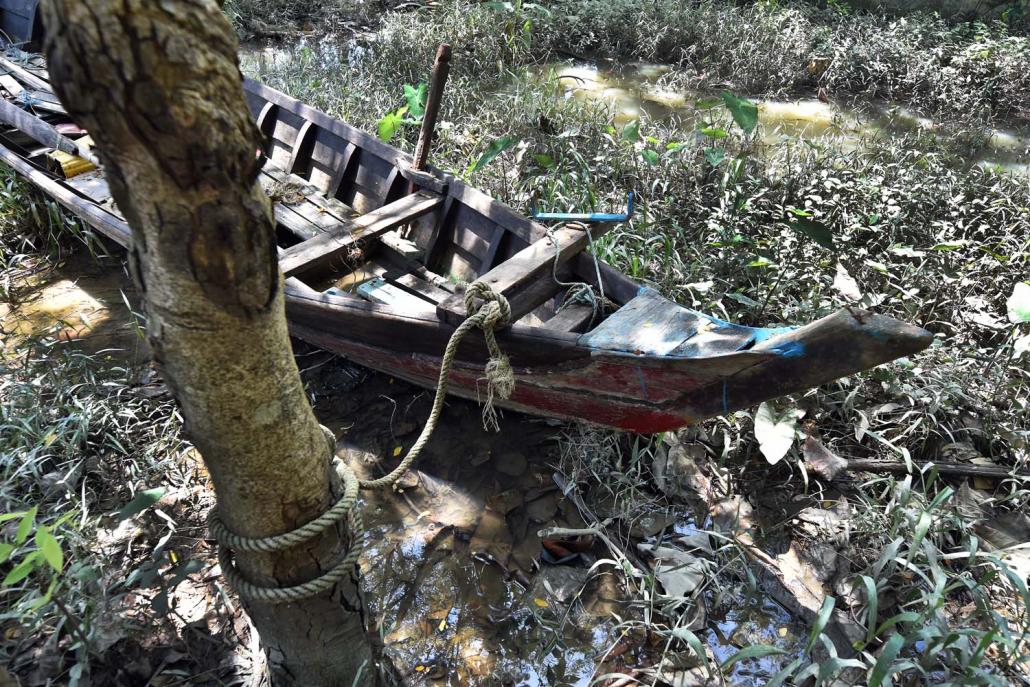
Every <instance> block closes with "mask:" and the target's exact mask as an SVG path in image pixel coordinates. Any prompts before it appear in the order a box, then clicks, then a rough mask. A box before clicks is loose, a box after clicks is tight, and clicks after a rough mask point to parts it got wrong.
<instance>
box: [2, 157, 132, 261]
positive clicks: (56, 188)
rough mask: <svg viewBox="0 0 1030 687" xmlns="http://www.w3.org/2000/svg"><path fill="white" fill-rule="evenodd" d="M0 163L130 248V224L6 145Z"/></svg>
mask: <svg viewBox="0 0 1030 687" xmlns="http://www.w3.org/2000/svg"><path fill="white" fill-rule="evenodd" d="M0 160H3V161H4V162H6V163H7V164H9V165H10V166H11V167H12V168H14V171H16V172H18V174H21V175H22V176H23V177H25V179H27V180H28V181H29V182H30V183H32V184H34V185H35V186H36V187H38V188H39V189H40V190H41V191H43V193H46V194H47V195H48V196H50V197H51V198H53V199H54V200H56V201H57V202H58V203H60V204H61V205H63V206H64V207H66V208H68V210H70V211H71V212H72V214H74V215H75V216H76V217H78V218H79V219H81V220H82V221H84V222H85V223H86V224H88V225H90V226H91V227H94V228H96V229H97V230H98V231H99V232H100V233H102V234H104V235H105V236H107V237H108V238H111V239H113V240H115V241H116V242H118V243H119V244H121V245H122V246H128V245H129V244H130V243H132V232H131V231H130V230H129V225H128V224H126V222H125V220H123V219H122V218H121V217H118V216H117V215H114V214H112V213H110V212H108V211H107V210H105V209H103V208H101V207H98V206H97V205H95V204H94V203H93V202H92V201H89V200H87V199H85V198H83V197H82V196H80V195H79V194H77V193H75V192H74V191H73V190H72V189H70V188H69V187H67V186H65V185H64V184H62V183H61V182H59V181H57V180H55V179H53V178H51V177H50V176H49V175H47V174H46V173H44V172H43V171H41V170H39V169H37V168H36V167H35V166H33V165H32V163H30V162H28V161H26V160H23V159H22V158H21V157H19V156H18V155H17V154H16V153H14V152H13V151H12V150H10V149H9V148H7V147H5V146H3V145H0Z"/></svg>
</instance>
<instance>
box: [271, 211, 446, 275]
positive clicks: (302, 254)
mask: <svg viewBox="0 0 1030 687" xmlns="http://www.w3.org/2000/svg"><path fill="white" fill-rule="evenodd" d="M442 202H443V198H441V197H440V196H438V195H435V194H434V195H430V194H427V193H421V192H420V193H416V194H414V195H411V196H405V197H404V198H401V199H400V200H397V201H395V202H393V203H390V204H389V205H385V206H383V207H381V208H379V209H378V210H374V211H372V212H370V213H368V214H366V215H362V216H361V217H359V218H357V219H355V220H354V221H352V222H348V223H346V224H342V225H341V226H340V227H338V228H337V229H334V230H332V231H328V232H325V233H324V234H320V235H318V236H316V237H314V238H312V239H308V240H307V241H304V242H303V243H299V244H297V245H296V246H292V247H290V248H288V249H287V250H286V251H285V252H284V253H283V257H282V259H281V260H280V261H279V266H280V267H281V268H282V271H283V274H285V275H286V276H288V277H289V276H293V275H294V274H297V273H298V272H301V271H303V270H306V269H311V268H312V267H315V266H317V265H323V264H325V263H326V262H329V261H331V260H332V259H333V258H335V257H336V256H338V255H340V254H341V253H342V252H344V251H345V250H347V249H348V248H349V247H350V246H352V245H353V244H354V243H356V242H357V241H362V240H366V239H370V238H374V237H376V236H379V235H380V234H384V233H386V232H388V231H390V230H391V229H396V228H397V227H399V226H400V225H402V224H405V223H407V222H410V221H411V220H412V219H414V218H416V217H421V216H422V215H424V214H426V213H429V212H432V211H433V210H434V209H435V208H437V207H439V206H440V204H441V203H442Z"/></svg>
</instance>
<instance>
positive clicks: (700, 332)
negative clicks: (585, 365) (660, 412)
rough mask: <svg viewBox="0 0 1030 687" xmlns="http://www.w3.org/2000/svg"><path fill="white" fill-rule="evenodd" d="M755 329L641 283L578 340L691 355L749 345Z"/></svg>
mask: <svg viewBox="0 0 1030 687" xmlns="http://www.w3.org/2000/svg"><path fill="white" fill-rule="evenodd" d="M757 331H759V330H754V329H752V328H751V327H742V326H740V325H735V324H730V323H729V322H723V321H721V320H717V319H715V318H712V317H709V316H707V315H703V314H701V313H698V312H695V311H693V310H688V309H687V308H684V307H682V306H680V305H677V304H676V303H673V302H672V301H670V300H668V299H667V298H664V297H663V296H661V295H660V294H659V293H658V292H657V291H654V290H653V289H648V288H642V289H641V290H640V293H639V294H638V295H637V297H636V298H634V299H633V300H631V301H630V302H629V303H626V305H624V306H622V307H621V308H619V310H618V311H616V312H615V313H613V314H612V315H611V316H610V317H608V318H607V319H606V320H605V321H604V322H602V323H601V324H600V325H598V326H597V327H595V328H594V329H593V330H592V331H590V332H589V333H587V334H584V335H583V336H582V337H580V343H582V344H583V345H586V346H592V347H594V348H601V349H604V350H609V351H621V352H624V353H635V354H637V355H660V356H682V357H688V358H693V357H702V356H710V355H719V354H722V353H731V352H733V351H739V350H742V349H744V348H748V347H749V346H750V345H752V344H753V343H754V342H755V339H756V332H757ZM760 331H765V330H760ZM627 344H629V345H631V346H632V349H630V348H629V347H628V346H627Z"/></svg>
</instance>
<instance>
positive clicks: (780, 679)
mask: <svg viewBox="0 0 1030 687" xmlns="http://www.w3.org/2000/svg"><path fill="white" fill-rule="evenodd" d="M802 661H804V659H803V658H795V659H794V660H793V661H791V662H790V665H788V666H787V667H786V668H784V669H782V670H781V671H780V672H778V673H776V674H775V675H773V676H772V679H771V680H769V682H767V683H765V687H780V685H782V684H783V683H784V682H785V681H786V680H787V678H788V677H790V676H791V675H793V674H794V671H796V670H797V669H798V667H800V666H801V663H802Z"/></svg>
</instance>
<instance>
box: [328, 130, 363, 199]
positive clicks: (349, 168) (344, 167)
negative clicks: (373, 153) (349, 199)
mask: <svg viewBox="0 0 1030 687" xmlns="http://www.w3.org/2000/svg"><path fill="white" fill-rule="evenodd" d="M362 152H363V151H362V149H361V148H359V147H358V146H357V145H356V144H354V143H351V144H350V146H349V147H348V148H347V152H345V153H344V154H343V163H342V164H341V165H340V167H339V168H338V169H337V170H336V172H335V173H334V174H333V178H332V180H331V181H330V182H329V188H328V189H326V195H327V196H328V197H330V198H334V199H339V197H340V194H341V193H345V192H346V189H344V188H343V182H344V181H351V182H352V180H353V179H354V175H355V174H357V168H358V165H360V164H361V153H362Z"/></svg>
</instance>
